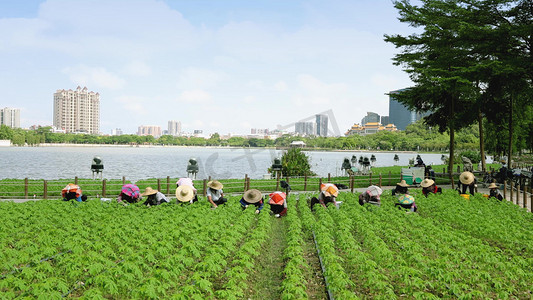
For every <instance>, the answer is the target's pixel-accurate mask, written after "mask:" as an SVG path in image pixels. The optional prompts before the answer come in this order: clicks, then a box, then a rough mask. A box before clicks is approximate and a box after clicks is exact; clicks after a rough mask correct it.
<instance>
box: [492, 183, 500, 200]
mask: <svg viewBox="0 0 533 300" xmlns="http://www.w3.org/2000/svg"><path fill="white" fill-rule="evenodd" d="M489 191H490V193H489V198H491V197H494V198H496V199H498V200H500V201H502V200H503V196H502V194H500V190H499V187H498V186H497V185H496V184H495V183H494V182H493V183H491V184H489Z"/></svg>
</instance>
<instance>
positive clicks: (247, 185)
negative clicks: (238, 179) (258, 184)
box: [246, 177, 250, 190]
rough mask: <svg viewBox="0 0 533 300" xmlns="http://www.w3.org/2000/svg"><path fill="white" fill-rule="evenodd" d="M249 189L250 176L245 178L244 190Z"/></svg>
mask: <svg viewBox="0 0 533 300" xmlns="http://www.w3.org/2000/svg"><path fill="white" fill-rule="evenodd" d="M249 189H250V177H248V179H247V180H246V190H249Z"/></svg>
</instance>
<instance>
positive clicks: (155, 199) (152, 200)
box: [141, 187, 170, 206]
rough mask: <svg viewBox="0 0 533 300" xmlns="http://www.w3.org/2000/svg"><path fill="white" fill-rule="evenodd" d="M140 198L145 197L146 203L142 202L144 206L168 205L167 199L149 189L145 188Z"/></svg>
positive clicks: (156, 191) (158, 192)
mask: <svg viewBox="0 0 533 300" xmlns="http://www.w3.org/2000/svg"><path fill="white" fill-rule="evenodd" d="M141 196H143V197H144V196H146V197H147V198H146V201H144V203H143V204H144V205H148V206H153V205H159V204H162V203H169V202H170V201H168V199H167V197H165V195H163V193H161V192H160V191H158V190H154V189H152V188H151V187H147V188H146V190H145V191H144V193H142V194H141Z"/></svg>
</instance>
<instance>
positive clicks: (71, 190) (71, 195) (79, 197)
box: [61, 183, 87, 202]
mask: <svg viewBox="0 0 533 300" xmlns="http://www.w3.org/2000/svg"><path fill="white" fill-rule="evenodd" d="M61 197H63V201H69V200H76V201H78V202H82V201H87V196H85V195H83V192H82V190H81V188H80V186H79V185H77V184H74V183H69V184H67V186H66V187H65V188H63V189H62V190H61Z"/></svg>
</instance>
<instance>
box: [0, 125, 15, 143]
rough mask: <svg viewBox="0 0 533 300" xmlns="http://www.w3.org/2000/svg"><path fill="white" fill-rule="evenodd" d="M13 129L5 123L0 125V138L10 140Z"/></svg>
mask: <svg viewBox="0 0 533 300" xmlns="http://www.w3.org/2000/svg"><path fill="white" fill-rule="evenodd" d="M12 139H13V129H11V127H9V126H7V125H0V140H12Z"/></svg>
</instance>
